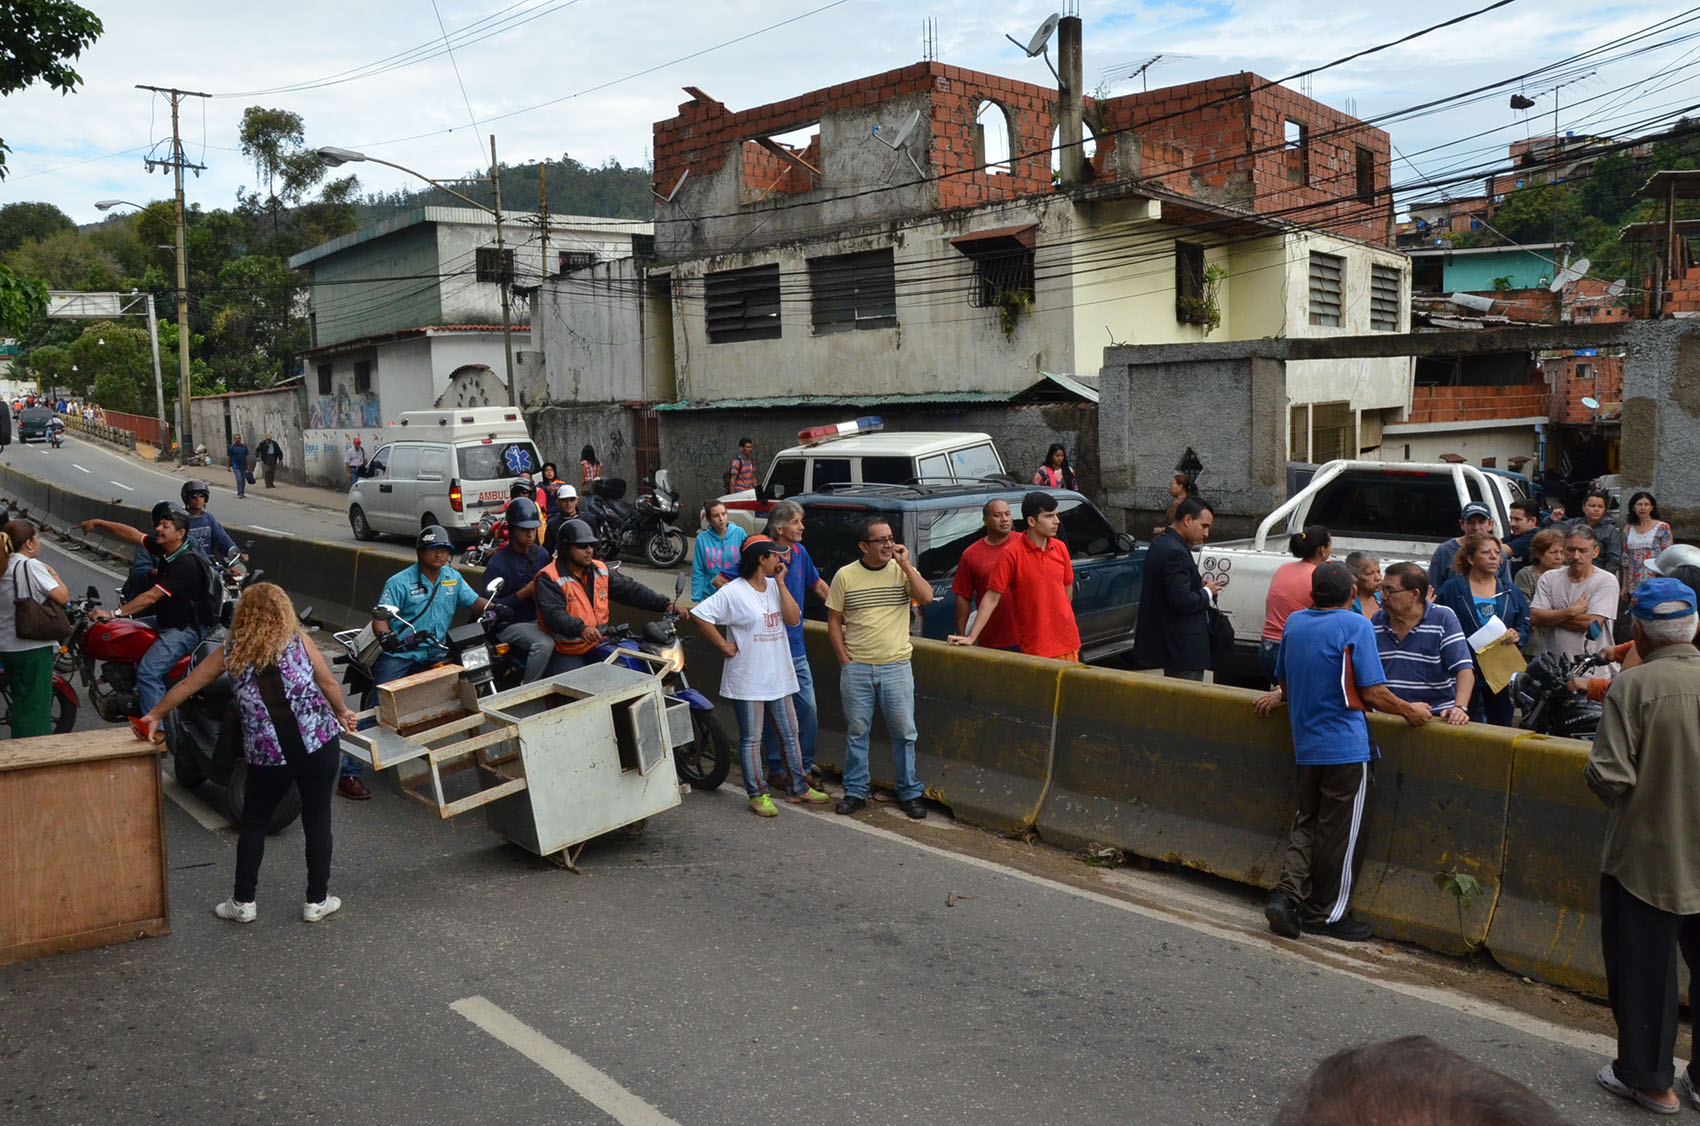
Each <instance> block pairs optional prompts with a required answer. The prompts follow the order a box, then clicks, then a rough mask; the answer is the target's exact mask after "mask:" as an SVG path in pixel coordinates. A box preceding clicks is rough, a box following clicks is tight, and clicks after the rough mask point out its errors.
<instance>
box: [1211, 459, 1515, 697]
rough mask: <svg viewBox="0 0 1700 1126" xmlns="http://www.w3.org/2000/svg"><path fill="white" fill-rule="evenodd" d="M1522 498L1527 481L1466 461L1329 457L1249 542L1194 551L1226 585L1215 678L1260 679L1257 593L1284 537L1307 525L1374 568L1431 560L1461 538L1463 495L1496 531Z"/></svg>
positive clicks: (1260, 600)
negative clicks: (1372, 560) (1230, 631)
mask: <svg viewBox="0 0 1700 1126" xmlns="http://www.w3.org/2000/svg"><path fill="white" fill-rule="evenodd" d="M1527 495H1528V492H1527V486H1526V484H1525V482H1524V479H1523V478H1521V477H1518V476H1515V475H1512V474H1508V473H1501V472H1496V471H1494V470H1491V469H1477V468H1476V467H1475V466H1473V465H1447V464H1434V465H1425V464H1417V463H1412V462H1388V461H1331V462H1328V463H1327V464H1326V465H1324V466H1322V467H1321V468H1320V469H1318V470H1317V471H1316V475H1315V476H1314V477H1312V478H1311V480H1310V483H1309V484H1308V485H1306V486H1305V487H1304V488H1303V489H1302V490H1300V491H1299V492H1298V493H1295V494H1294V495H1293V496H1291V497H1289V498H1288V499H1287V502H1286V503H1285V504H1283V505H1281V507H1279V508H1277V509H1276V510H1275V511H1274V512H1271V513H1270V514H1269V515H1268V516H1266V517H1264V519H1263V523H1261V524H1259V525H1258V528H1257V534H1256V535H1255V536H1253V537H1252V538H1251V539H1249V540H1230V541H1227V542H1224V543H1210V542H1208V541H1207V542H1206V543H1205V544H1204V546H1203V547H1202V548H1201V549H1200V550H1199V551H1198V553H1197V558H1198V568H1199V570H1200V571H1201V572H1202V573H1203V575H1204V578H1205V579H1206V580H1207V581H1209V580H1216V581H1220V582H1221V583H1223V584H1224V585H1223V587H1222V590H1221V593H1220V594H1218V595H1217V598H1216V604H1217V606H1218V607H1219V608H1220V609H1221V610H1222V611H1223V612H1224V613H1226V614H1227V615H1228V617H1229V619H1230V620H1231V621H1232V622H1233V625H1234V659H1233V662H1232V664H1231V665H1230V667H1229V669H1227V670H1221V669H1218V670H1217V673H1218V675H1220V674H1221V673H1223V672H1224V671H1226V672H1227V673H1228V674H1230V675H1241V676H1243V675H1250V676H1256V675H1257V672H1256V670H1257V646H1258V639H1259V637H1260V635H1261V634H1262V632H1263V616H1264V599H1265V598H1266V596H1267V595H1268V593H1269V582H1270V579H1271V578H1272V577H1273V576H1274V574H1275V568H1277V567H1279V566H1281V564H1283V563H1288V562H1291V561H1292V558H1293V556H1292V554H1291V553H1290V552H1289V551H1288V550H1287V538H1288V537H1289V536H1290V535H1292V534H1293V533H1294V532H1298V531H1302V530H1303V529H1304V528H1306V527H1308V526H1309V525H1311V524H1321V525H1322V526H1323V527H1325V528H1327V529H1328V531H1329V534H1330V535H1331V536H1332V537H1333V540H1334V544H1333V558H1335V559H1338V560H1342V561H1343V560H1344V559H1345V558H1346V556H1347V554H1348V553H1350V552H1353V551H1372V552H1374V553H1375V554H1376V555H1378V556H1379V557H1380V558H1381V565H1382V566H1383V567H1386V566H1387V564H1389V563H1394V562H1398V561H1400V560H1410V561H1411V562H1414V563H1420V564H1422V565H1423V566H1424V567H1427V566H1428V562H1429V558H1430V557H1431V556H1432V555H1433V554H1434V549H1435V548H1436V547H1437V546H1438V545H1439V544H1440V543H1442V542H1443V541H1445V540H1448V539H1451V538H1452V537H1454V536H1456V535H1457V534H1458V513H1459V511H1460V510H1461V509H1462V508H1463V507H1464V505H1466V504H1468V503H1469V502H1470V501H1481V502H1483V503H1485V504H1486V505H1487V506H1488V507H1489V508H1491V509H1492V510H1493V514H1494V527H1495V528H1497V529H1499V530H1500V533H1501V534H1502V535H1503V534H1505V531H1506V530H1507V529H1509V528H1510V526H1511V525H1510V519H1509V518H1510V513H1511V504H1512V502H1513V501H1517V500H1522V499H1524V498H1525V497H1526V496H1527Z"/></svg>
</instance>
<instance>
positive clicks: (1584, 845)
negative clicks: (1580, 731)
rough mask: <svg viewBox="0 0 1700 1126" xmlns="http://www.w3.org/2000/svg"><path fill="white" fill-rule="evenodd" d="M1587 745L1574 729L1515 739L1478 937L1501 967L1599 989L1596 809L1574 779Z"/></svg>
mask: <svg viewBox="0 0 1700 1126" xmlns="http://www.w3.org/2000/svg"><path fill="white" fill-rule="evenodd" d="M1588 749H1589V745H1588V744H1587V743H1582V742H1578V741H1576V740H1574V739H1552V738H1547V737H1545V736H1539V735H1525V736H1523V737H1522V738H1521V739H1519V740H1518V742H1517V748H1516V754H1515V756H1514V759H1513V763H1512V774H1511V786H1510V802H1509V808H1508V813H1507V831H1506V842H1505V860H1504V865H1503V869H1504V870H1503V874H1502V877H1501V887H1500V893H1499V904H1498V906H1497V908H1496V909H1495V911H1494V915H1493V922H1492V925H1491V926H1489V928H1488V933H1487V945H1488V950H1489V951H1491V952H1492V954H1493V956H1494V959H1495V960H1496V961H1498V962H1499V964H1500V965H1502V966H1504V967H1505V968H1507V969H1509V970H1513V971H1515V972H1517V973H1521V974H1527V975H1528V976H1529V977H1534V978H1540V979H1541V980H1542V981H1550V982H1552V983H1553V984H1555V985H1562V986H1566V987H1567V988H1570V989H1579V990H1582V991H1584V992H1587V993H1594V994H1604V993H1605V986H1606V983H1605V963H1604V961H1603V960H1602V957H1601V954H1600V917H1599V912H1600V851H1601V848H1602V847H1603V845H1604V843H1605V839H1606V809H1605V806H1604V805H1603V804H1601V802H1600V800H1599V799H1598V798H1596V797H1595V796H1594V794H1593V792H1592V791H1590V790H1589V789H1588V786H1587V783H1585V782H1584V781H1583V780H1582V768H1583V766H1584V765H1586V764H1587V761H1588Z"/></svg>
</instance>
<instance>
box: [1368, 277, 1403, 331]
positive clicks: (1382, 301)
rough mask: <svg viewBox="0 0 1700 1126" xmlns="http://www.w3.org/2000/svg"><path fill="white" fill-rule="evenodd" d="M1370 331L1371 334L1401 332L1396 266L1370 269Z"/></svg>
mask: <svg viewBox="0 0 1700 1126" xmlns="http://www.w3.org/2000/svg"><path fill="white" fill-rule="evenodd" d="M1369 329H1370V331H1371V332H1398V331H1399V269H1398V267H1396V266H1371V267H1370V268H1369Z"/></svg>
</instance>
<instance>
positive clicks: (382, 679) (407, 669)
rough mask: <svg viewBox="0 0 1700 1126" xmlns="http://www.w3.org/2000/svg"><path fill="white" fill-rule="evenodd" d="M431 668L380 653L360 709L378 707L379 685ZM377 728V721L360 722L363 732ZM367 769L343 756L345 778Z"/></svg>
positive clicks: (347, 756) (422, 662)
mask: <svg viewBox="0 0 1700 1126" xmlns="http://www.w3.org/2000/svg"><path fill="white" fill-rule="evenodd" d="M430 667H431V666H430V665H429V664H427V663H426V662H424V661H415V660H414V659H412V658H411V657H398V656H396V655H395V654H394V653H379V654H378V659H377V660H375V661H373V662H372V687H370V688H368V689H366V692H365V694H364V695H362V696H361V697H360V709H361V710H362V711H365V710H366V709H368V708H375V707H377V706H378V685H380V684H388V683H389V682H390V681H392V680H400V679H401V678H402V677H404V676H412V675H413V674H414V673H416V672H423V671H424V670H425V669H428V668H430ZM376 726H378V721H377V720H376V719H363V720H361V721H360V727H361V729H362V730H364V729H365V728H368V727H376ZM365 769H366V764H365V763H363V762H361V761H360V760H359V759H357V758H355V757H354V756H353V755H343V756H342V776H343V777H344V778H358V777H360V772H361V771H362V770H365Z"/></svg>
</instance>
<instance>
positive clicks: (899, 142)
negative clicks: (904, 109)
mask: <svg viewBox="0 0 1700 1126" xmlns="http://www.w3.org/2000/svg"><path fill="white" fill-rule="evenodd" d="M919 124H921V111H920V110H916V111H915V112H913V113H911V114H910V115H909V120H908V121H905V122H904V123H903V124H902V125H900V126H898V128H897V132H895V133H893V134H892V136H891V139H890V140H887V139H886V138H885V137H883V136H881V135H880V127H879V126H878V125H876V126H874V129H873V133H874V140H876V141H878V142H879V143H880V144H882V145H884V146H885V147H886V148H888V149H890V150H891V151H892V152H896V151H898V150H899V149H901V150H903V155H904V156H906V157H908V158H909V163H910V164H911V165H913V166H914V168H915V175H917V176H920V177H921V178H922V179H925V178H926V175H927V174H926V173H925V172H923V171H921V165H920V163H919V162H917V161H916V159H915V154H914V153H912V152H910V151H909V138H910V136H911V135H912V134H913V133H914V132H915V127H916V126H917V125H919ZM896 167H897V158H896V157H895V156H894V157H892V158H891V168H896ZM891 168H888V169H886V172H885V178H886V180H887V181H888V182H889V181H890V179H891Z"/></svg>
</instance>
